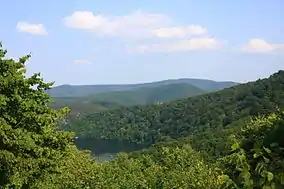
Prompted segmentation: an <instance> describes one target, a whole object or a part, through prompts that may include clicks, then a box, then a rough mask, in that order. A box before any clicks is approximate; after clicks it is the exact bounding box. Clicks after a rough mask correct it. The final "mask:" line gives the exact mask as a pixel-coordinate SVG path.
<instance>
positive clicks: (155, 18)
mask: <svg viewBox="0 0 284 189" xmlns="http://www.w3.org/2000/svg"><path fill="white" fill-rule="evenodd" d="M63 23H64V25H65V26H67V27H69V28H73V29H81V30H86V31H90V32H94V33H97V34H100V35H104V36H120V37H138V38H144V37H157V38H172V37H179V38H181V37H188V36H192V35H202V34H205V33H206V32H207V29H206V28H204V27H202V26H198V25H189V26H173V25H174V23H173V19H171V18H170V17H168V16H166V15H163V14H157V13H147V12H142V11H136V12H132V13H130V14H128V15H124V16H109V15H102V14H98V15H95V14H93V13H92V12H89V11H76V12H74V13H73V14H71V15H70V16H67V17H65V18H63Z"/></svg>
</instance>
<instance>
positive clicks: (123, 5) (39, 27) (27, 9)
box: [0, 0, 284, 85]
mask: <svg viewBox="0 0 284 189" xmlns="http://www.w3.org/2000/svg"><path fill="white" fill-rule="evenodd" d="M1 7H2V10H1V13H2V16H1V17H0V41H2V42H3V45H4V48H6V49H8V51H9V53H8V56H11V57H18V56H21V55H25V54H27V53H29V52H31V53H32V58H31V60H30V61H29V62H28V65H27V67H28V73H29V74H31V73H34V72H41V73H42V75H43V77H44V78H45V79H46V80H47V81H56V85H60V84H109V83H140V82H148V81H155V80H163V79H171V78H206V79H213V80H231V81H238V82H246V81H251V80H256V79H258V78H262V77H267V76H269V75H270V74H272V73H274V72H276V71H278V70H280V69H284V35H283V33H284V22H283V18H284V11H283V9H284V1H283V0H274V1H265V0H249V1H247V0H238V1H237V0H231V1H228V0H217V1H214V3H213V1H208V0H206V1H205V0H175V1H173V0H163V1H162V0H155V1H150V0H143V1H130V0H129V1H127V0H120V1H115V0H104V1H94V0H68V1H67V0H66V1H63V0H62V1H55V0H49V1H37V0H25V1H19V0H10V1H3V2H2V3H1ZM3 11H4V12H3Z"/></svg>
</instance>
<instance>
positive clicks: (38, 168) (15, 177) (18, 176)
mask: <svg viewBox="0 0 284 189" xmlns="http://www.w3.org/2000/svg"><path fill="white" fill-rule="evenodd" d="M1 47H2V46H1V44H0V81H1V82H0V188H52V187H48V185H49V184H52V185H53V183H55V182H57V181H58V179H59V178H60V177H58V175H62V174H61V173H62V171H64V170H65V167H66V166H65V165H64V164H66V163H70V164H72V163H74V161H73V159H74V158H73V159H72V158H70V157H72V156H75V155H78V156H80V155H81V154H80V153H81V152H78V151H77V149H76V148H75V146H74V145H73V142H72V140H73V138H74V135H73V133H68V132H62V131H55V129H56V128H57V126H58V124H59V123H60V122H62V118H63V117H64V116H65V115H66V113H67V112H68V110H67V109H61V110H58V111H56V110H54V109H52V108H50V107H49V106H47V103H49V102H50V101H51V98H50V96H49V95H47V94H45V90H47V89H48V88H49V87H50V86H51V85H52V83H44V82H43V80H42V79H41V78H40V77H39V74H34V75H33V76H31V77H29V78H27V77H26V76H25V72H26V70H25V62H26V61H27V60H28V58H29V57H30V56H25V57H22V58H20V59H19V61H14V60H13V59H7V58H5V55H6V53H7V51H6V50H4V49H2V48H1ZM86 161H87V160H86ZM88 161H90V159H88ZM81 167H84V164H82V166H81ZM70 168H72V167H71V166H68V170H69V169H70ZM86 170H87V169H86ZM84 171H85V169H84ZM73 173H74V174H73V177H77V173H76V172H73ZM70 174H72V173H70ZM67 176H68V177H69V176H70V175H66V177H67ZM62 177H65V175H64V174H63V175H62ZM72 182H73V180H72Z"/></svg>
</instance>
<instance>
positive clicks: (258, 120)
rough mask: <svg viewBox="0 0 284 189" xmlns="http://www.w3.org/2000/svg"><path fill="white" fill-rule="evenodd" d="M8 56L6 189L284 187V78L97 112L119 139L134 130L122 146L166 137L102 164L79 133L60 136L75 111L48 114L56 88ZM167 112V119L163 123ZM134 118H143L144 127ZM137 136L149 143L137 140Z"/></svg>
mask: <svg viewBox="0 0 284 189" xmlns="http://www.w3.org/2000/svg"><path fill="white" fill-rule="evenodd" d="M6 53H7V52H6V51H5V50H3V49H2V48H0V188H1V189H2V188H3V189H30V188H43V189H65V188H70V189H73V188H74V189H81V188H82V189H91V188H98V189H101V188H102V189H104V188H110V189H117V188H123V189H132V188H141V189H150V188H153V189H155V188H157V189H174V188H176V189H177V188H184V189H186V188H192V189H208V188H210V189H215V188H216V189H225V188H230V189H240V188H248V189H259V188H261V189H268V188H269V189H278V188H284V138H283V135H284V112H281V111H280V108H282V107H283V91H284V90H283V84H284V83H283V81H284V80H283V77H284V76H283V75H284V73H283V71H280V72H278V73H277V74H274V75H273V76H271V77H270V78H269V79H264V80H260V81H257V82H255V83H249V84H246V85H242V86H238V87H233V88H231V89H227V90H224V91H222V92H217V93H212V94H208V95H204V96H201V97H197V98H192V99H188V100H186V101H177V102H172V103H169V104H165V105H159V106H157V105H156V106H155V105H153V106H146V107H144V108H142V107H140V106H137V107H134V108H123V109H121V110H119V111H118V110H116V111H111V112H105V113H100V114H98V115H99V116H102V115H103V116H102V118H104V120H103V121H104V122H105V121H107V120H106V118H107V117H108V118H109V122H108V123H109V124H110V123H112V124H113V127H110V126H108V127H107V125H103V126H106V130H105V131H106V133H110V134H112V135H108V136H109V137H110V138H114V139H116V138H117V136H119V135H121V130H119V127H117V126H120V125H123V124H126V126H125V127H122V128H127V127H129V129H130V128H131V129H133V132H130V131H131V130H128V132H124V134H125V135H121V136H122V137H123V139H128V140H130V141H136V142H145V143H147V142H155V140H153V138H151V139H152V140H145V139H149V138H147V136H146V135H147V133H146V132H149V135H150V137H154V136H156V135H157V136H160V137H161V139H163V142H159V143H156V144H155V145H153V146H151V147H150V148H147V149H144V150H141V151H137V152H133V153H128V154H126V153H121V154H119V155H118V156H117V158H115V159H114V160H112V161H109V162H106V163H103V164H99V163H97V162H96V157H95V159H91V158H90V154H89V152H87V151H78V150H77V148H76V147H75V146H74V145H73V138H74V134H73V133H69V132H65V131H58V126H60V125H61V124H63V123H64V117H65V115H66V113H67V112H68V109H60V110H54V109H52V108H50V106H48V103H49V102H50V101H51V100H52V99H51V98H50V96H49V95H47V94H46V90H47V89H49V88H50V86H51V85H52V83H44V81H43V79H42V78H40V77H39V74H34V75H33V76H31V77H26V76H25V71H26V70H25V62H26V61H27V59H28V58H29V56H26V57H23V58H20V59H19V61H15V60H13V59H7V58H5V55H6ZM232 91H233V92H232ZM182 103H184V105H182ZM190 105H192V106H193V107H191V106H190ZM213 105H214V106H213ZM215 106H216V108H215ZM198 108H199V109H198ZM187 109H189V110H188V112H187ZM130 110H131V111H130ZM134 110H135V112H133V111H134ZM146 110H151V111H150V113H155V112H156V114H153V115H151V114H150V113H148V112H146ZM122 111H125V112H122ZM183 111H184V112H183ZM206 111H209V113H207V112H206ZM215 111H217V113H220V115H221V116H223V117H220V115H218V114H216V112H215ZM162 112H164V113H165V112H167V113H168V115H163V116H164V117H161V116H162V114H161V113H162ZM190 112H191V113H190ZM273 112H274V113H273ZM114 113H116V114H117V115H116V114H114ZM124 113H125V114H124ZM134 113H135V114H134ZM211 114H212V115H214V116H213V117H212V115H211ZM215 114H216V115H215ZM257 114H260V115H262V116H256V117H255V115H257ZM125 115H127V116H125ZM224 115H225V117H224ZM229 115H230V116H231V117H229V118H230V120H229V119H228V116H229ZM111 116H113V117H114V118H112V117H111ZM143 116H144V117H143ZM151 116H154V117H152V118H151ZM193 116H196V117H193ZM252 116H253V117H252ZM118 117H121V123H120V122H119V121H120V120H119V119H118ZM161 118H163V119H161ZM224 118H226V119H224ZM191 119H193V120H192V121H191ZM126 120H128V121H129V120H130V121H131V120H132V121H133V120H139V122H137V123H139V124H137V125H135V124H131V123H128V124H127V123H125V121H126ZM142 120H144V122H145V125H143V124H142ZM149 120H151V121H152V122H151V124H150V126H149V124H148V121H149ZM114 121H117V122H114ZM154 121H156V122H154ZM159 121H160V122H159ZM161 121H163V122H161ZM203 122H204V123H203ZM206 122H207V123H208V124H206ZM102 123H103V122H102ZM154 123H155V124H156V125H155V124H154ZM147 124H148V125H147ZM174 124H175V125H174ZM195 124H196V125H195ZM197 124H199V126H200V128H199V127H198V125H197ZM84 126H86V125H84ZM138 126H139V127H138ZM140 126H141V127H140ZM142 126H143V127H142ZM73 129H75V128H73ZM80 129H82V132H85V133H88V132H89V133H88V135H90V134H92V132H94V130H92V129H93V127H92V128H91V130H89V131H88V130H87V129H90V128H88V127H86V128H83V127H80ZM110 129H114V130H110ZM115 129H117V130H116V131H115ZM157 129H159V130H157ZM163 129H164V130H163ZM185 129H188V131H187V130H185ZM103 131H104V130H100V132H103ZM125 131H127V130H125ZM137 131H139V132H141V131H142V132H145V133H144V134H145V136H143V137H140V138H139V136H140V135H138V137H137V133H136V132H137ZM156 131H159V133H155V132H156ZM106 133H103V134H106ZM126 134H127V135H126ZM105 136H107V135H105ZM183 136H186V137H185V138H182V137H183ZM166 137H168V138H166ZM171 138H175V140H172V139H171ZM135 139H138V140H135ZM141 139H143V140H141Z"/></svg>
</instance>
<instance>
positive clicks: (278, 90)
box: [64, 71, 284, 144]
mask: <svg viewBox="0 0 284 189" xmlns="http://www.w3.org/2000/svg"><path fill="white" fill-rule="evenodd" d="M283 81H284V71H279V72H278V73H275V74H273V75H272V76H270V77H269V78H266V79H262V80H258V81H256V82H250V83H246V84H242V85H238V86H234V87H231V88H228V89H224V90H222V91H219V92H215V93H209V94H205V95H201V96H197V97H192V98H188V99H186V100H178V101H173V102H169V103H164V104H160V105H147V106H134V107H124V108H119V109H116V110H112V111H106V112H99V113H95V114H93V115H89V116H86V117H83V118H82V119H80V120H77V121H74V122H72V123H70V124H68V125H67V126H66V127H65V128H64V129H66V130H69V131H74V132H75V133H76V135H77V136H79V137H86V138H95V139H112V140H113V139H116V140H127V141H131V142H135V143H143V144H153V143H155V142H157V141H167V140H170V139H176V138H180V137H187V136H190V135H195V134H197V133H199V132H203V131H205V130H207V129H210V128H217V127H221V128H226V127H228V126H229V125H230V124H232V123H233V122H234V121H237V120H240V119H246V118H248V117H250V116H257V115H268V114H270V113H273V112H276V111H277V109H278V108H283V107H284V93H283V91H284V83H283Z"/></svg>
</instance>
